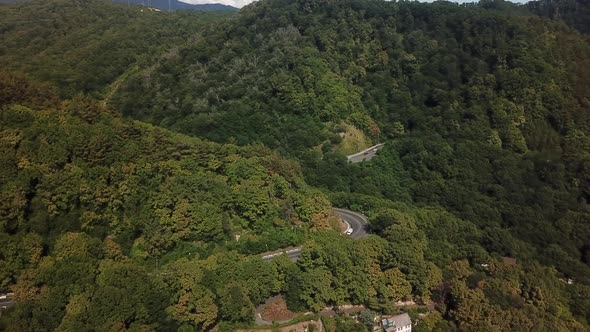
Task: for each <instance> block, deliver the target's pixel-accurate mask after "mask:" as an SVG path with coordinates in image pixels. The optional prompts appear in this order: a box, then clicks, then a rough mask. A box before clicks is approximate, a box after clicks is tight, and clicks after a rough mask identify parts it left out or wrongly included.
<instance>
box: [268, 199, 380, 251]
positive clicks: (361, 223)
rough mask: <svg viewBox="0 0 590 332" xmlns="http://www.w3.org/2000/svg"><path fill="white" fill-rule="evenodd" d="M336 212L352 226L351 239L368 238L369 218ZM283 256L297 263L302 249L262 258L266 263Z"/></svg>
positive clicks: (336, 210) (349, 212)
mask: <svg viewBox="0 0 590 332" xmlns="http://www.w3.org/2000/svg"><path fill="white" fill-rule="evenodd" d="M334 212H336V213H337V214H338V215H339V216H340V218H342V220H344V221H345V222H346V223H348V225H350V227H351V228H352V233H351V234H350V237H352V238H353V239H360V238H362V237H365V236H367V223H368V220H367V217H365V216H364V215H362V214H360V213H358V212H354V211H350V210H346V209H338V208H334ZM281 255H287V256H289V258H291V259H292V260H294V261H296V260H297V259H298V258H299V256H300V255H301V248H293V249H290V250H286V251H280V252H276V253H273V254H268V255H264V256H262V259H264V260H265V261H271V260H273V259H274V258H275V257H277V256H281Z"/></svg>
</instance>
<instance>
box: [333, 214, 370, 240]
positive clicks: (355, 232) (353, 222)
mask: <svg viewBox="0 0 590 332" xmlns="http://www.w3.org/2000/svg"><path fill="white" fill-rule="evenodd" d="M334 212H336V213H338V215H339V216H340V218H342V220H344V221H346V222H347V223H348V224H349V225H350V227H352V234H350V237H351V238H353V239H360V238H362V237H365V236H367V223H368V220H367V217H365V216H364V215H362V214H360V213H358V212H354V211H350V210H346V209H338V208H334Z"/></svg>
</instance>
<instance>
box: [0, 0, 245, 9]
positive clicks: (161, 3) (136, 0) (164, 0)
mask: <svg viewBox="0 0 590 332" xmlns="http://www.w3.org/2000/svg"><path fill="white" fill-rule="evenodd" d="M26 1H30V0H0V3H15V2H26ZM113 2H117V3H129V4H132V5H142V6H149V7H152V8H158V9H161V10H171V11H176V10H200V11H215V10H228V11H237V10H239V9H238V8H236V7H232V6H228V5H224V4H221V3H205V4H198V5H193V4H190V3H186V2H182V1H178V0H171V1H170V3H169V2H168V0H113Z"/></svg>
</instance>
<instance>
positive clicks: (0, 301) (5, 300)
mask: <svg viewBox="0 0 590 332" xmlns="http://www.w3.org/2000/svg"><path fill="white" fill-rule="evenodd" d="M13 301H14V300H13V298H12V294H0V310H2V309H5V308H8V307H10V306H12V305H13V304H14V302H13Z"/></svg>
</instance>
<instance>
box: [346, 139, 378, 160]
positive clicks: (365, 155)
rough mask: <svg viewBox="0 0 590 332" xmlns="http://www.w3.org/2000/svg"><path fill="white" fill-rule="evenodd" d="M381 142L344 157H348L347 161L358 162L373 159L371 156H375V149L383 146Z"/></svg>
mask: <svg viewBox="0 0 590 332" xmlns="http://www.w3.org/2000/svg"><path fill="white" fill-rule="evenodd" d="M383 145H384V144H383V143H380V144H377V145H374V146H372V147H370V148H368V149H366V150H363V151H361V152H359V153H355V154H351V155H349V156H346V158H347V159H348V161H349V162H351V163H353V164H354V163H360V162H361V161H366V160H371V159H373V157H375V155H377V151H379V150H381V148H383Z"/></svg>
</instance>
